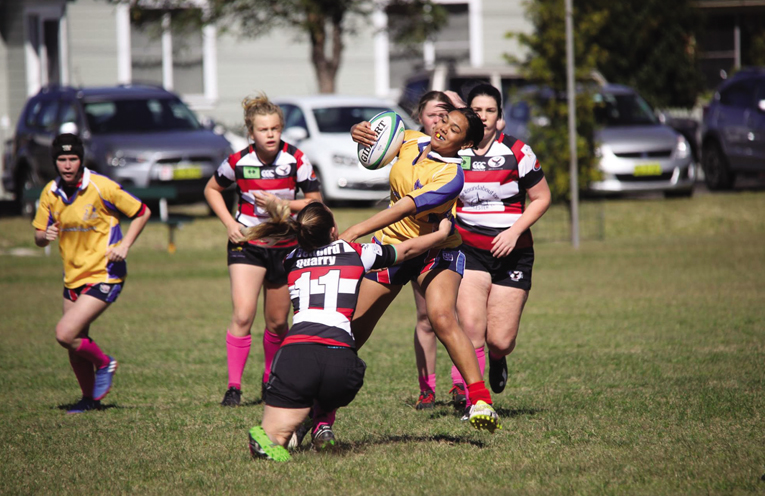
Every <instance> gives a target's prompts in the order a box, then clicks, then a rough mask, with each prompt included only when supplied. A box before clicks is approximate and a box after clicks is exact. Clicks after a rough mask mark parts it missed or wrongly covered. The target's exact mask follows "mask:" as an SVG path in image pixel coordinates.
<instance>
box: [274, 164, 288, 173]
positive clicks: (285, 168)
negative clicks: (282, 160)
mask: <svg viewBox="0 0 765 496" xmlns="http://www.w3.org/2000/svg"><path fill="white" fill-rule="evenodd" d="M290 169H291V167H290V166H289V164H286V165H280V166H278V167H277V168H276V175H277V176H289V175H290Z"/></svg>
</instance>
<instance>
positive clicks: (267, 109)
mask: <svg viewBox="0 0 765 496" xmlns="http://www.w3.org/2000/svg"><path fill="white" fill-rule="evenodd" d="M242 108H243V109H244V123H245V124H246V125H247V134H249V135H250V136H252V134H253V131H254V130H255V117H256V116H258V115H271V114H276V115H278V116H279V124H281V126H282V127H284V113H282V109H281V107H279V106H278V105H277V104H275V103H274V102H272V101H271V100H269V99H268V97H267V96H266V94H265V93H263V92H262V91H260V92H258V96H256V97H255V98H251V97H249V96H246V97H244V100H242Z"/></svg>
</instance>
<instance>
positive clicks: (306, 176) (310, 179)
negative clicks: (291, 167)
mask: <svg viewBox="0 0 765 496" xmlns="http://www.w3.org/2000/svg"><path fill="white" fill-rule="evenodd" d="M294 155H295V159H296V161H297V177H296V178H295V179H296V182H297V186H298V188H300V190H301V191H302V192H303V193H312V192H314V191H319V190H320V188H321V185H320V183H319V178H317V177H316V174H315V173H314V170H313V164H311V161H310V160H308V157H307V156H306V155H305V154H304V153H303V152H302V151H300V150H297V149H296V150H295V153H294Z"/></svg>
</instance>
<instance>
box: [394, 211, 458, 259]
mask: <svg viewBox="0 0 765 496" xmlns="http://www.w3.org/2000/svg"><path fill="white" fill-rule="evenodd" d="M451 231H452V221H451V220H449V219H442V220H441V222H440V223H439V224H438V231H436V232H433V233H430V234H426V235H424V236H418V237H416V238H412V239H408V240H406V241H404V242H403V243H399V244H397V245H396V264H400V263H401V262H404V261H406V260H409V259H410V258H414V257H416V256H417V255H419V254H420V253H423V252H425V251H427V250H429V249H431V248H433V247H434V246H436V245H437V244H438V243H441V242H442V241H444V240H446V238H448V237H449V233H450V232H451Z"/></svg>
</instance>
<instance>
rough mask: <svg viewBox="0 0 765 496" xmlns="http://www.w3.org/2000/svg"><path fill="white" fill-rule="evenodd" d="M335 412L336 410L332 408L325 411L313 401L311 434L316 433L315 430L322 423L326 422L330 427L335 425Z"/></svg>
mask: <svg viewBox="0 0 765 496" xmlns="http://www.w3.org/2000/svg"><path fill="white" fill-rule="evenodd" d="M336 413H337V410H332V411H330V412H325V411H324V410H322V409H321V407H320V406H319V404H318V403H314V405H313V426H312V428H311V432H312V433H313V434H315V433H316V430H317V429H318V428H319V427H320V426H321V425H322V424H327V425H329V426H330V427H332V426H333V425H335V414H336Z"/></svg>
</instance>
